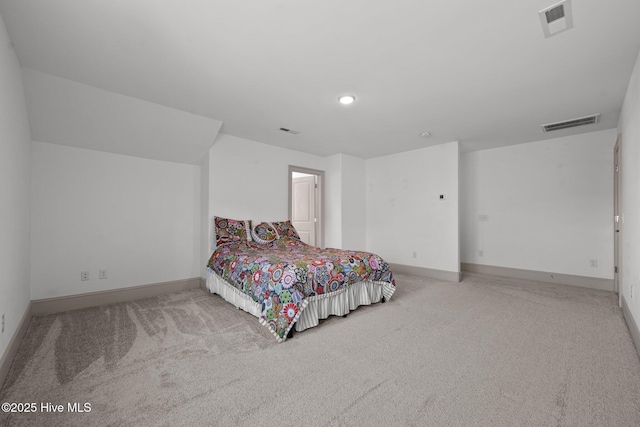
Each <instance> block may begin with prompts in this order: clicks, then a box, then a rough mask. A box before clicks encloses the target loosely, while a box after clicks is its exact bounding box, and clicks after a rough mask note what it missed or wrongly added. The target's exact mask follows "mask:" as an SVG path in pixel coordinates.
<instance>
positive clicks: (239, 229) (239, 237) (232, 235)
mask: <svg viewBox="0 0 640 427" xmlns="http://www.w3.org/2000/svg"><path fill="white" fill-rule="evenodd" d="M214 220H215V223H216V246H220V245H224V244H225V243H229V242H242V241H247V242H250V241H251V220H243V221H238V220H236V219H230V218H220V217H217V216H216V217H214Z"/></svg>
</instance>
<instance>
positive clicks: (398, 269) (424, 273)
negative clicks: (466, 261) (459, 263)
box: [389, 262, 462, 282]
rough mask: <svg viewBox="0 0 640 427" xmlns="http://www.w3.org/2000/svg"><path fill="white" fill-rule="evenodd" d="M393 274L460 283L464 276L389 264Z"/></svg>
mask: <svg viewBox="0 0 640 427" xmlns="http://www.w3.org/2000/svg"><path fill="white" fill-rule="evenodd" d="M389 268H390V269H391V271H392V272H393V273H402V274H408V275H410V276H418V277H427V278H429V279H436V280H444V281H447V282H459V281H460V280H461V278H462V275H461V274H460V272H458V271H447V270H437V269H435V268H426V267H416V266H415V265H405V264H394V263H391V262H390V263H389Z"/></svg>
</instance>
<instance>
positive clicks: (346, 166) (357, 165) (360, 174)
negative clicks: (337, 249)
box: [341, 154, 367, 251]
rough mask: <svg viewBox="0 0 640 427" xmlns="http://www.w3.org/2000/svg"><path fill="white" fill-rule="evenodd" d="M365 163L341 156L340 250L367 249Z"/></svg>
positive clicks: (361, 160)
mask: <svg viewBox="0 0 640 427" xmlns="http://www.w3.org/2000/svg"><path fill="white" fill-rule="evenodd" d="M366 175H367V163H366V161H365V160H363V159H359V158H357V157H353V156H348V155H346V154H344V155H342V183H341V184H342V248H344V249H352V250H360V251H364V250H366V249H367V223H366V218H367V209H366V205H367V191H366V188H367V186H366V183H365V180H366Z"/></svg>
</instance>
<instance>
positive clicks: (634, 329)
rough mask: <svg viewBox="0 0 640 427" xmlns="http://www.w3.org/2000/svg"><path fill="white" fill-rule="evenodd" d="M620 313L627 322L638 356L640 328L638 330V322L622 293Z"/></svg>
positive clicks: (639, 352)
mask: <svg viewBox="0 0 640 427" xmlns="http://www.w3.org/2000/svg"><path fill="white" fill-rule="evenodd" d="M622 314H623V315H624V320H625V321H626V322H627V327H628V328H629V333H630V334H631V339H632V340H633V344H634V345H635V346H636V352H637V353H638V357H640V330H638V324H637V323H636V320H635V319H634V318H633V315H632V314H631V310H629V306H628V305H627V300H626V299H625V298H624V295H622Z"/></svg>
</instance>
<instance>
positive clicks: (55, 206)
mask: <svg viewBox="0 0 640 427" xmlns="http://www.w3.org/2000/svg"><path fill="white" fill-rule="evenodd" d="M31 171H32V175H31V183H32V187H31V188H32V191H31V204H32V209H31V227H32V233H31V290H32V294H31V298H32V299H34V300H35V299H41V298H49V297H57V296H63V295H73V294H80V293H84V292H93V291H100V290H106V289H116V288H123V287H129V286H137V285H145V284H152V283H159V282H167V281H173V280H182V279H188V278H193V277H199V276H200V272H201V264H200V262H199V260H200V218H201V212H200V166H195V165H187V164H179V163H170V162H165V161H160V160H149V159H142V158H138V157H132V156H124V155H120V154H112V153H104V152H99V151H93V150H86V149H81V148H75V147H68V146H63V145H56V144H49V143H42V142H33V143H32V165H31ZM99 269H107V270H108V279H104V280H100V279H98V270H99ZM84 270H87V271H89V272H90V280H89V281H80V272H81V271H84Z"/></svg>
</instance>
